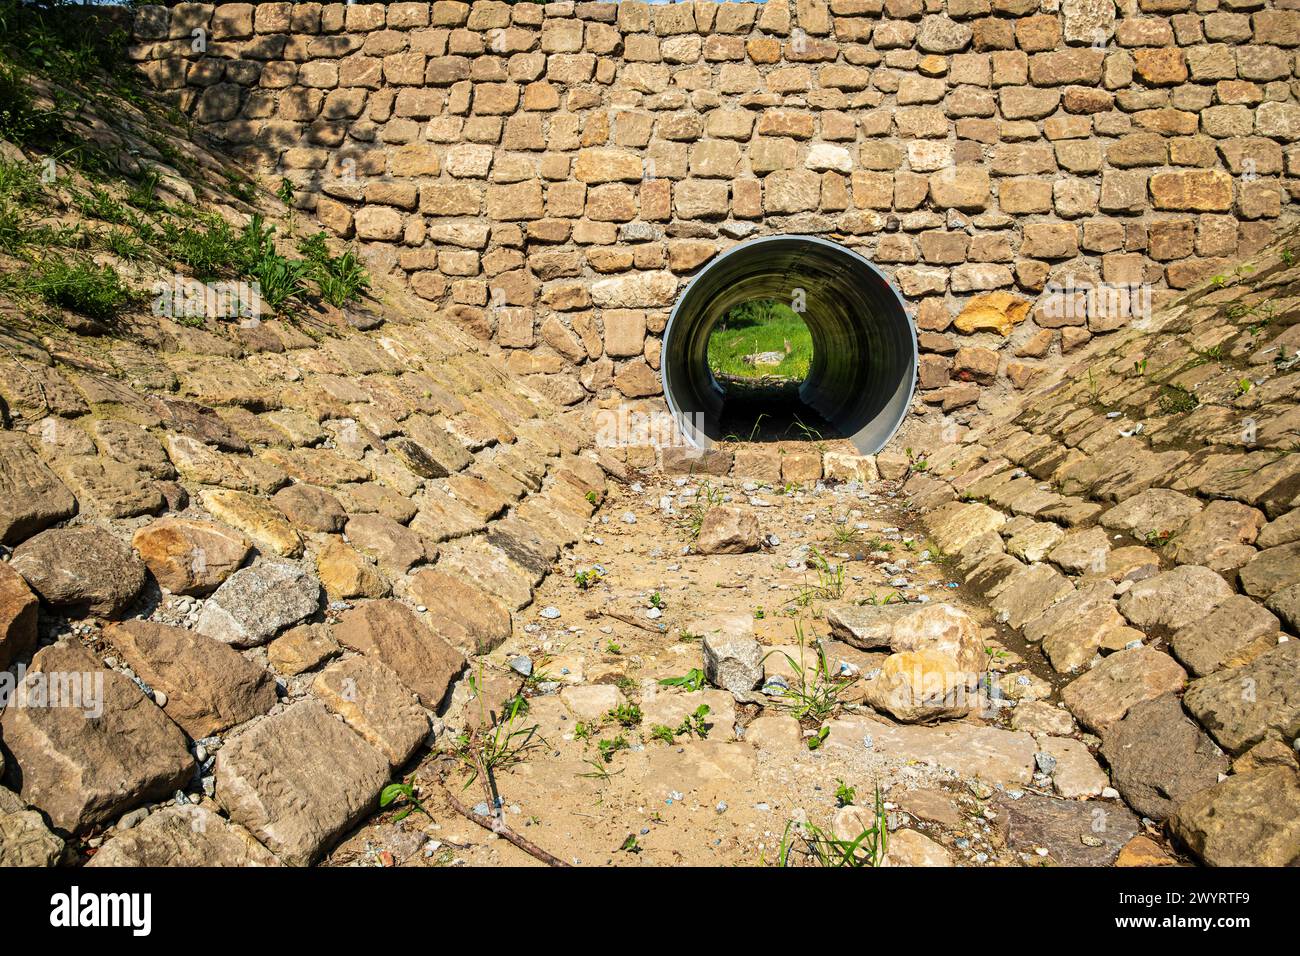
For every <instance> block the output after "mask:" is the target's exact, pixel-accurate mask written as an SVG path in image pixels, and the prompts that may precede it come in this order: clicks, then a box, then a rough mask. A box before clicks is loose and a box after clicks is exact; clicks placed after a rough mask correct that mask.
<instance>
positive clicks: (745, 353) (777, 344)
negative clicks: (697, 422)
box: [708, 299, 813, 381]
mask: <svg viewBox="0 0 1300 956" xmlns="http://www.w3.org/2000/svg"><path fill="white" fill-rule="evenodd" d="M708 351H709V368H710V369H711V370H712V371H713V374H714V375H721V376H728V377H731V378H769V377H770V378H781V379H787V380H790V381H802V380H803V378H804V377H805V376H807V374H808V368H809V366H810V365H811V363H812V355H813V344H812V336H811V335H809V333H808V326H806V325H805V324H804V322H803V319H801V318H800V317H799V315H798V314H797V313H795V311H794V310H793V309H791V308H790V307H789V306H788V305H786V304H785V303H783V302H777V301H775V300H773V299H757V300H755V301H753V302H746V303H745V304H744V305H741V306H737V307H736V308H734V309H732V310H731V311H730V312H728V313H727V315H726V317H725V318H724V319H723V320H722V321H721V322H719V323H718V325H717V326H716V327H715V328H714V330H713V333H712V334H711V335H710V336H709V350H708Z"/></svg>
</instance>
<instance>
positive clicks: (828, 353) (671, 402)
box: [660, 236, 917, 454]
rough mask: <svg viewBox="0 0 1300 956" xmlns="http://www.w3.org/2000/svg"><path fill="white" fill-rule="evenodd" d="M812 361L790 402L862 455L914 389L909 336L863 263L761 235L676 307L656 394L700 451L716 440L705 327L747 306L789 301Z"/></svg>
mask: <svg viewBox="0 0 1300 956" xmlns="http://www.w3.org/2000/svg"><path fill="white" fill-rule="evenodd" d="M797 290H803V296H802V298H803V302H804V305H805V309H804V310H803V312H802V313H801V317H802V318H803V320H804V322H805V324H806V325H807V326H808V331H809V333H810V334H811V336H812V342H813V358H812V364H811V367H810V368H809V371H808V376H807V377H806V378H805V379H804V382H803V385H802V386H801V388H800V391H799V394H800V397H801V398H802V399H803V401H804V402H805V403H807V404H808V405H809V406H811V407H812V408H813V409H815V410H816V411H817V412H818V413H819V414H821V415H822V417H824V418H825V419H826V420H827V421H829V422H830V423H831V424H832V425H833V426H835V428H836V429H838V430H839V432H840V433H841V434H842V435H843V436H844V437H847V438H849V439H850V440H851V441H852V442H853V444H854V446H855V447H857V448H858V450H859V451H861V452H863V453H864V454H874V453H875V452H877V451H879V450H880V449H881V448H882V447H884V445H885V443H886V442H888V441H889V439H890V438H891V437H892V436H893V434H894V432H895V431H896V430H897V429H898V426H899V425H900V424H901V423H902V421H903V418H904V416H905V415H906V414H907V408H908V403H909V402H910V400H911V396H912V390H913V388H914V386H915V384H916V364H917V358H916V332H915V330H914V329H913V327H912V323H911V320H910V319H909V318H908V316H907V311H906V309H905V308H904V305H903V300H902V299H901V298H900V297H899V295H898V293H897V291H895V289H894V288H893V286H891V285H890V284H889V281H888V280H887V279H886V278H885V277H884V275H882V274H881V273H880V271H879V270H878V269H876V267H875V266H873V265H872V264H871V263H870V262H868V261H867V260H866V259H864V258H863V257H862V256H860V255H858V254H857V253H856V252H853V251H852V250H851V249H847V248H845V247H844V246H841V245H839V244H838V243H835V242H831V241H829V240H826V239H820V238H817V237H814V236H769V237H765V238H762V239H755V240H753V241H751V242H746V243H742V244H740V245H738V246H734V247H733V248H731V249H729V250H727V252H725V253H723V254H722V255H721V256H719V257H718V258H717V259H715V260H714V261H713V262H711V263H710V264H709V265H708V266H707V267H706V268H705V269H704V270H703V271H702V272H701V273H700V274H699V275H697V276H696V277H695V278H694V279H693V280H692V281H691V283H690V285H688V286H687V288H686V291H685V292H683V293H682V295H681V298H680V299H678V301H677V305H676V306H675V307H674V308H673V312H672V315H671V316H670V317H669V319H668V326H667V328H666V329H665V331H664V342H663V356H662V359H661V364H660V368H661V375H662V376H663V384H664V396H665V398H666V399H667V402H668V407H669V409H670V410H671V412H672V413H673V416H674V417H675V418H676V420H677V425H678V428H679V429H681V431H682V434H683V435H684V436H685V437H686V438H687V440H689V441H690V442H691V443H692V444H694V445H695V446H697V447H707V446H708V445H710V444H711V443H712V442H714V441H717V440H719V439H721V438H722V437H723V433H722V430H721V420H722V410H723V405H724V401H725V389H724V388H723V386H722V385H721V384H719V383H718V381H717V380H716V379H715V378H714V376H713V373H712V372H711V371H710V370H709V363H708V343H709V335H710V333H712V331H713V328H714V326H715V325H716V324H717V323H718V322H719V321H720V320H721V319H722V318H723V317H724V316H725V315H726V314H727V312H728V311H729V310H731V309H732V308H734V307H735V306H737V305H741V304H743V303H745V302H749V301H753V300H755V299H776V300H778V301H781V302H785V303H787V304H791V303H794V302H797V301H798V298H799V294H798V291H797Z"/></svg>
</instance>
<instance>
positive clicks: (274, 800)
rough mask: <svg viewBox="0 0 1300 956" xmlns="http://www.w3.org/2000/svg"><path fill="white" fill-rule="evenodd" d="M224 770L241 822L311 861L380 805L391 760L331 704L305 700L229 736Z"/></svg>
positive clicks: (220, 779)
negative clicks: (331, 709) (334, 714)
mask: <svg viewBox="0 0 1300 956" xmlns="http://www.w3.org/2000/svg"><path fill="white" fill-rule="evenodd" d="M216 777H217V802H218V803H220V804H221V806H222V807H223V808H224V809H225V810H226V812H227V813H228V814H229V815H230V819H231V820H232V821H233V822H235V823H237V824H239V825H240V826H243V827H245V828H246V829H247V830H248V831H249V832H251V833H252V834H253V836H255V837H256V838H257V839H258V840H259V841H260V842H261V843H262V844H264V845H265V846H266V847H267V848H268V849H270V850H271V852H272V853H274V854H275V855H276V856H277V857H279V858H280V860H282V861H283V862H285V863H287V864H289V865H290V866H308V865H310V864H312V863H315V862H316V861H317V860H319V859H320V857H321V856H322V855H323V854H324V853H325V851H326V850H328V849H329V847H331V846H332V845H333V844H334V843H335V842H336V841H337V840H338V839H339V837H341V836H342V835H343V834H345V833H346V832H347V831H348V830H350V829H351V828H352V827H353V826H354V825H356V824H357V823H358V822H359V821H360V820H361V819H362V817H364V816H365V815H366V814H367V813H369V812H370V811H371V810H373V809H374V808H375V805H376V799H377V797H378V796H379V791H380V790H381V789H382V788H383V786H384V784H385V783H387V782H388V779H389V764H388V760H387V758H386V757H384V755H383V754H381V753H380V752H379V751H378V750H376V749H375V748H374V747H372V746H370V745H369V744H368V743H366V742H365V741H364V740H362V739H361V737H359V736H358V735H357V734H356V732H355V731H353V730H351V729H350V728H349V727H348V726H347V725H346V724H345V723H343V722H342V721H340V720H336V719H335V718H333V717H331V716H330V715H329V712H328V711H327V710H326V709H325V705H324V704H322V703H321V702H319V701H303V702H302V703H298V704H294V705H293V706H292V707H289V708H288V709H287V710H284V711H281V712H280V713H278V714H276V715H274V716H272V717H267V718H266V719H265V720H262V721H259V722H258V723H256V724H254V725H253V726H252V727H250V728H249V729H248V730H246V731H244V732H243V733H241V734H239V735H238V736H236V737H234V738H232V739H230V740H228V741H226V743H225V745H224V746H223V747H222V748H221V750H220V751H218V753H217V762H216Z"/></svg>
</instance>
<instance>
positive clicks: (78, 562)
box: [9, 527, 145, 618]
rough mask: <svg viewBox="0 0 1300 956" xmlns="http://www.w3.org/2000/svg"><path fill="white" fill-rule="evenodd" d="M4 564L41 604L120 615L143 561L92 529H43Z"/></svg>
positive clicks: (139, 580) (135, 589)
mask: <svg viewBox="0 0 1300 956" xmlns="http://www.w3.org/2000/svg"><path fill="white" fill-rule="evenodd" d="M9 566H10V567H11V568H13V569H14V570H15V571H17V572H18V573H19V574H21V575H22V576H23V577H24V578H25V579H26V581H27V583H28V585H29V586H30V587H31V589H32V590H33V591H35V592H36V593H37V594H39V595H40V596H41V599H42V600H43V601H45V602H46V603H48V604H53V605H54V606H55V607H66V608H71V609H73V610H75V611H82V612H88V613H90V614H96V615H99V616H100V617H108V618H113V617H118V616H120V615H121V614H122V613H123V612H124V611H125V610H126V609H127V608H128V607H129V606H130V605H131V603H132V602H133V601H134V600H135V599H136V597H137V596H138V595H139V594H140V591H141V590H142V589H143V588H144V584H145V566H144V564H143V562H141V561H140V559H139V558H137V557H136V556H135V555H134V554H133V553H132V552H131V549H130V548H129V547H127V545H125V544H123V543H122V542H121V541H120V540H118V538H117V537H116V536H114V535H112V534H110V533H109V532H107V531H103V530H101V529H99V528H94V527H80V528H50V529H49V530H47V531H42V532H41V533H40V534H38V535H36V536H35V537H34V538H29V539H28V540H27V541H24V542H23V543H22V544H20V545H19V546H18V547H17V548H15V549H14V553H13V558H12V559H11V560H10V562H9Z"/></svg>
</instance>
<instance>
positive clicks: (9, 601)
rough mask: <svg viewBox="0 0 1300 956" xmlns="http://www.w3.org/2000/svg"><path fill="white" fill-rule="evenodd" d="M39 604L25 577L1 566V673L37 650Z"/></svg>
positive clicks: (0, 564)
mask: <svg viewBox="0 0 1300 956" xmlns="http://www.w3.org/2000/svg"><path fill="white" fill-rule="evenodd" d="M38 603H39V602H38V601H37V600H36V595H35V594H33V593H32V592H31V589H30V588H29V587H27V582H26V581H24V580H23V578H22V575H20V574H19V573H18V572H17V571H15V570H13V568H11V567H9V565H7V564H4V563H3V562H0V670H3V669H4V668H6V667H8V666H9V665H10V664H12V663H13V662H14V661H16V660H17V659H18V658H20V657H25V656H27V655H28V654H29V653H31V652H32V650H33V649H35V647H36V608H37V604H38Z"/></svg>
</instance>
